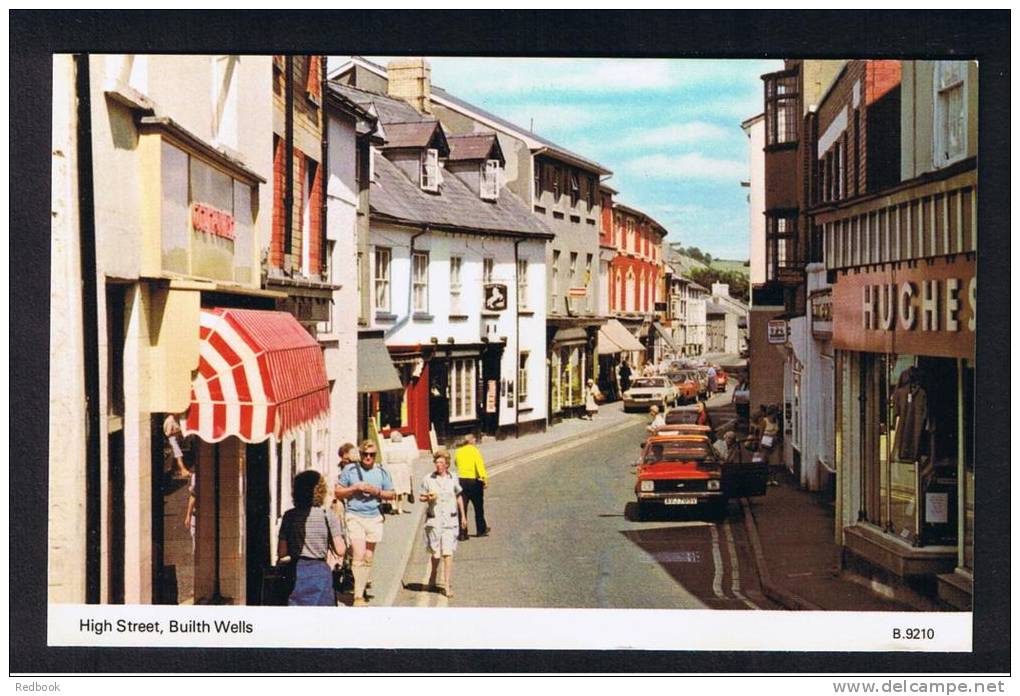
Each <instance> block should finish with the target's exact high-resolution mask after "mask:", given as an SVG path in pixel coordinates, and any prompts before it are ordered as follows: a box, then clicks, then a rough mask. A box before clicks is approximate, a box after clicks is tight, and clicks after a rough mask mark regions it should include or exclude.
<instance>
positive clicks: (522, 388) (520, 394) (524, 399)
mask: <svg viewBox="0 0 1020 696" xmlns="http://www.w3.org/2000/svg"><path fill="white" fill-rule="evenodd" d="M530 357H531V354H530V353H529V352H528V351H526V350H522V351H521V355H520V358H519V361H520V364H519V367H518V370H517V405H518V406H525V405H527V403H528V358H530Z"/></svg>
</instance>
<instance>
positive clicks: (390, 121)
mask: <svg viewBox="0 0 1020 696" xmlns="http://www.w3.org/2000/svg"><path fill="white" fill-rule="evenodd" d="M333 87H334V88H335V89H336V90H338V91H340V92H341V93H342V94H344V95H346V96H347V97H349V98H350V99H352V100H354V101H356V102H357V103H359V104H361V105H362V106H364V107H366V108H368V107H371V108H373V109H374V110H375V112H376V113H378V114H379V119H380V122H381V125H382V131H383V133H384V136H385V138H386V143H385V144H384V145H383V146H382V147H380V148H379V151H378V152H376V153H375V154H374V156H373V159H372V167H373V172H372V184H371V189H370V201H371V231H370V235H369V243H370V247H369V250H368V257H367V265H368V268H369V269H370V279H369V287H368V293H369V295H370V297H371V306H370V308H369V317H368V324H369V327H370V328H372V329H376V330H380V331H382V332H384V336H385V344H386V347H387V348H388V349H389V352H390V356H391V358H392V359H393V362H394V364H395V365H396V367H397V370H398V372H399V373H400V378H401V381H402V383H403V386H404V389H403V392H402V393H398V394H389V395H382V396H381V397H380V398H379V400H378V403H377V404H376V410H375V412H374V413H373V414H372V415H373V418H374V419H375V423H376V427H378V428H379V430H380V431H382V432H383V433H384V434H385V433H386V432H388V431H389V429H394V428H398V429H400V430H402V431H403V432H404V433H405V434H407V435H413V436H414V437H415V439H416V441H417V443H418V446H419V447H420V448H427V447H428V446H429V443H430V441H431V432H432V430H433V429H434V431H435V436H436V437H437V439H438V440H440V441H445V440H450V439H452V438H454V437H456V436H457V435H459V434H462V433H464V432H468V431H473V432H482V433H486V434H491V435H496V436H505V435H507V434H512V433H519V432H524V431H526V430H528V429H529V428H540V427H544V423H545V418H546V415H547V408H546V404H547V392H546V386H545V357H544V356H545V351H546V344H545V340H546V338H545V337H546V330H545V318H546V317H545V292H546V287H545V279H546V273H545V262H544V259H545V245H546V242H547V241H548V239H550V238H551V233H550V232H548V231H547V230H546V229H545V228H544V227H543V226H542V225H541V223H540V222H538V221H537V220H536V218H535V217H534V216H533V215H532V214H531V212H530V211H529V210H528V208H527V206H526V205H524V203H523V202H522V201H521V200H520V199H519V198H517V197H516V196H515V195H514V194H513V193H511V192H510V191H509V190H507V189H506V187H504V186H503V185H502V183H503V178H502V177H503V175H502V166H503V162H504V159H503V155H502V151H501V149H500V145H499V140H498V139H497V137H496V136H495V134H494V133H482V134H472V135H464V136H451V137H449V138H448V137H447V136H446V134H445V131H444V129H443V127H442V126H441V125H440V123H439V122H438V121H437V120H435V119H434V118H431V117H429V116H427V115H424V114H421V113H419V112H418V111H416V110H415V109H414V108H413V107H412V106H411V105H410V104H408V103H407V102H404V101H402V100H400V99H394V98H392V97H385V96H381V95H378V94H373V93H369V92H365V91H363V90H359V89H356V88H353V87H348V86H345V85H337V84H334V85H333Z"/></svg>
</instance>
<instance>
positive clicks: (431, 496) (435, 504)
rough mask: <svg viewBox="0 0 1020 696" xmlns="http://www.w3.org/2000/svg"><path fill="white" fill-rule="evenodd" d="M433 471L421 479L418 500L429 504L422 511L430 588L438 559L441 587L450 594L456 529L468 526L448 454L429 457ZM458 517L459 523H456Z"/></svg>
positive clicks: (442, 453)
mask: <svg viewBox="0 0 1020 696" xmlns="http://www.w3.org/2000/svg"><path fill="white" fill-rule="evenodd" d="M432 462H433V464H434V465H435V471H433V472H432V473H431V474H429V475H428V476H426V477H425V478H424V479H423V480H422V482H421V489H420V492H419V496H418V499H419V500H420V501H422V502H423V503H427V504H428V509H427V510H426V511H425V546H426V548H427V549H428V552H429V566H430V567H429V590H431V591H433V592H435V591H436V590H437V589H438V585H437V582H436V581H437V579H438V578H437V577H436V576H437V574H438V572H439V561H440V560H442V561H443V589H444V593H445V594H446V596H447V597H453V552H454V551H456V550H457V539H458V537H459V531H460V530H464V529H466V528H467V514H466V511H465V510H464V499H463V497H461V493H462V492H463V489H462V488H461V487H460V483H459V482H458V481H457V480H456V479H454V478H453V476H451V475H450V453H449V452H447V451H446V450H437V451H436V453H435V454H434V455H433V456H432ZM458 520H459V522H458Z"/></svg>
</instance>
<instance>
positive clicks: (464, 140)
mask: <svg viewBox="0 0 1020 696" xmlns="http://www.w3.org/2000/svg"><path fill="white" fill-rule="evenodd" d="M446 140H447V142H448V143H450V155H449V159H451V160H454V161H459V160H482V159H488V157H489V153H490V152H492V145H493V142H494V141H495V140H496V134H495V133H471V134H468V135H448V136H446ZM497 149H498V148H497Z"/></svg>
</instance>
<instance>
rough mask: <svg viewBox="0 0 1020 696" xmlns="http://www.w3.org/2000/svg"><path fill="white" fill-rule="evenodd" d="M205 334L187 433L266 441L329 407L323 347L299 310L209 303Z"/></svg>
mask: <svg viewBox="0 0 1020 696" xmlns="http://www.w3.org/2000/svg"><path fill="white" fill-rule="evenodd" d="M199 339H200V344H199V358H198V373H197V374H196V375H195V377H194V379H193V381H192V383H191V406H190V407H189V409H188V415H187V418H186V419H185V422H184V423H182V428H181V429H182V430H183V431H184V433H185V434H191V433H194V434H196V435H198V436H199V437H200V438H201V439H202V440H205V441H206V442H219V441H220V440H223V439H224V438H227V437H230V436H236V437H239V438H240V439H242V440H244V441H245V442H250V443H254V442H262V441H263V440H265V439H267V438H269V437H270V436H272V437H275V438H276V439H281V438H282V437H283V436H284V435H285V434H286V433H288V432H289V431H291V430H293V429H294V428H297V427H299V426H301V425H303V424H306V423H309V422H312V421H315V420H317V419H320V418H324V417H326V416H327V415H328V413H329V382H328V381H327V379H326V363H325V360H324V359H323V357H322V349H321V348H320V347H319V344H318V342H317V341H316V340H315V339H314V338H312V336H311V335H310V334H309V333H308V332H307V331H306V330H305V329H304V327H302V326H301V324H299V323H298V321H297V319H295V318H294V317H293V315H291V314H288V313H287V312H270V311H263V310H253V309H225V308H219V307H217V308H214V309H203V310H202V312H201V321H200V327H199Z"/></svg>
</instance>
